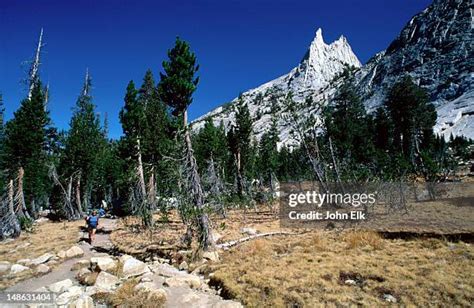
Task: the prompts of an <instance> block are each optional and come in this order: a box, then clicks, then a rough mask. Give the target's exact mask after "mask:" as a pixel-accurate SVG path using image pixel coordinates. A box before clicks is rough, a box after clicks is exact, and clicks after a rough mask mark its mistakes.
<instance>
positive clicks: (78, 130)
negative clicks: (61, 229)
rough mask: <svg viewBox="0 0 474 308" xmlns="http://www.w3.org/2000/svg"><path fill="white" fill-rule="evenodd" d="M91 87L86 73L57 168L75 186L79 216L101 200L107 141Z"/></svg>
mask: <svg viewBox="0 0 474 308" xmlns="http://www.w3.org/2000/svg"><path fill="white" fill-rule="evenodd" d="M91 86H92V84H91V78H90V76H89V74H88V73H87V74H86V79H85V82H84V85H83V89H82V92H81V94H80V95H79V97H78V99H77V102H76V106H75V109H74V113H73V116H72V118H71V121H70V129H69V131H68V134H67V137H66V140H65V145H64V153H63V155H62V158H61V163H60V168H59V170H60V175H62V176H63V177H64V179H68V181H72V183H73V186H74V187H75V191H76V195H75V197H76V207H77V210H78V211H79V213H77V214H79V215H80V214H82V210H84V209H86V208H87V207H89V206H91V205H92V204H91V202H93V203H94V205H97V204H99V203H100V201H101V200H102V198H104V196H103V195H102V193H103V190H102V191H101V189H100V187H99V186H98V184H99V182H98V178H99V158H100V155H101V154H102V153H103V151H104V147H105V146H106V144H107V142H106V138H105V137H104V133H103V130H102V127H101V124H100V118H99V116H98V115H97V113H96V111H95V105H94V104H93V103H92V96H91ZM77 214H76V217H77V216H78V215H77Z"/></svg>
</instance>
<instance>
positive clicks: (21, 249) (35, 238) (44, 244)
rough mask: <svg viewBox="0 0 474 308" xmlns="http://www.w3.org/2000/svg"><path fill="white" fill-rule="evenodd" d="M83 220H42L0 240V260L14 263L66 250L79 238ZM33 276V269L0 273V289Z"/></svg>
mask: <svg viewBox="0 0 474 308" xmlns="http://www.w3.org/2000/svg"><path fill="white" fill-rule="evenodd" d="M83 225H84V222H83V221H73V222H57V223H53V222H49V221H47V222H43V223H41V224H38V225H35V226H34V228H33V230H32V232H22V233H21V235H20V237H18V238H16V239H14V240H7V241H4V242H0V261H8V262H11V263H16V262H17V261H18V260H21V259H34V258H37V257H39V256H41V255H43V254H45V253H53V254H54V253H57V252H59V251H60V250H67V249H69V248H70V247H71V246H73V245H74V244H76V243H77V242H78V240H79V238H80V234H79V231H80V227H81V226H83ZM33 276H35V274H34V272H33V270H29V271H25V272H22V273H20V274H18V275H16V276H15V277H9V276H8V275H4V276H1V275H0V289H4V288H7V287H9V286H11V285H14V284H15V283H17V282H18V281H21V280H25V279H27V278H30V277H33Z"/></svg>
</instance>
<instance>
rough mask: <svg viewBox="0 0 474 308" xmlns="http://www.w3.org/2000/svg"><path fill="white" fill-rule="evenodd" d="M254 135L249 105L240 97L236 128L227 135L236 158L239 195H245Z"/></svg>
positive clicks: (236, 114)
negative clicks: (251, 138)
mask: <svg viewBox="0 0 474 308" xmlns="http://www.w3.org/2000/svg"><path fill="white" fill-rule="evenodd" d="M251 133H252V119H251V117H250V111H249V109H248V106H247V104H244V102H243V99H242V97H239V102H238V104H237V110H236V113H235V126H232V127H231V129H230V130H229V133H228V135H227V140H228V144H229V149H230V151H231V153H232V155H233V156H234V161H235V170H236V177H237V195H238V196H239V197H240V198H241V197H243V194H244V181H245V179H244V176H245V171H246V165H247V163H248V162H249V158H250V151H249V150H250V147H251V143H250V135H251Z"/></svg>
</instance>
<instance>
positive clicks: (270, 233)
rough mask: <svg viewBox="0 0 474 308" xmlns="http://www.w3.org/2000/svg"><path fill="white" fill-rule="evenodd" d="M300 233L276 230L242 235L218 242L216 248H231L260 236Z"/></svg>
mask: <svg viewBox="0 0 474 308" xmlns="http://www.w3.org/2000/svg"><path fill="white" fill-rule="evenodd" d="M298 234H300V233H294V232H287V231H276V232H266V233H260V234H256V235H250V236H246V237H243V238H241V239H238V240H235V241H229V242H226V243H222V244H218V245H216V247H217V248H220V249H224V250H227V249H229V248H232V247H234V246H237V245H239V244H242V243H245V242H248V241H250V240H253V239H256V238H260V237H268V236H274V235H298Z"/></svg>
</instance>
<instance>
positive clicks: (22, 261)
mask: <svg viewBox="0 0 474 308" xmlns="http://www.w3.org/2000/svg"><path fill="white" fill-rule="evenodd" d="M16 263H18V264H20V265H23V266H31V265H32V264H33V263H31V259H20V260H18V261H16Z"/></svg>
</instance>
